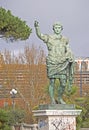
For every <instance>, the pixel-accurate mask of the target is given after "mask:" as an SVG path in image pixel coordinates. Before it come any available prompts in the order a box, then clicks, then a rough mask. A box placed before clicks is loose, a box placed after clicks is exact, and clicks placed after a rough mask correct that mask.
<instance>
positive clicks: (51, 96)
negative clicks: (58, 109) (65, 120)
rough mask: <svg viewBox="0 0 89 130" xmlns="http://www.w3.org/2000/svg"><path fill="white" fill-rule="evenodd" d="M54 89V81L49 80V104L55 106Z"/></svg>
mask: <svg viewBox="0 0 89 130" xmlns="http://www.w3.org/2000/svg"><path fill="white" fill-rule="evenodd" d="M54 87H55V79H50V85H49V95H50V98H51V104H55V98H54Z"/></svg>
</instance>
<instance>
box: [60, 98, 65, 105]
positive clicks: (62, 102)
mask: <svg viewBox="0 0 89 130" xmlns="http://www.w3.org/2000/svg"><path fill="white" fill-rule="evenodd" d="M58 104H66V103H65V102H64V101H63V99H62V98H60V99H59V100H58Z"/></svg>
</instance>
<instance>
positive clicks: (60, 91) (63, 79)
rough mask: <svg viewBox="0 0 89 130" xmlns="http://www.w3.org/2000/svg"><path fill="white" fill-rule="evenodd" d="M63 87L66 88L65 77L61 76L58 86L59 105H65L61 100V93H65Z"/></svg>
mask: <svg viewBox="0 0 89 130" xmlns="http://www.w3.org/2000/svg"><path fill="white" fill-rule="evenodd" d="M65 87H66V76H65V75H62V76H61V78H60V86H59V88H58V103H59V104H66V103H65V102H64V101H63V98H62V96H63V93H64V91H65Z"/></svg>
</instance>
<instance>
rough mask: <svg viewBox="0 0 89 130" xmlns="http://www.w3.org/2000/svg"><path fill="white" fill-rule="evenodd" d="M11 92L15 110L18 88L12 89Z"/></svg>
mask: <svg viewBox="0 0 89 130" xmlns="http://www.w3.org/2000/svg"><path fill="white" fill-rule="evenodd" d="M10 94H11V98H12V107H13V110H15V97H16V94H17V90H16V89H12V90H11V91H10Z"/></svg>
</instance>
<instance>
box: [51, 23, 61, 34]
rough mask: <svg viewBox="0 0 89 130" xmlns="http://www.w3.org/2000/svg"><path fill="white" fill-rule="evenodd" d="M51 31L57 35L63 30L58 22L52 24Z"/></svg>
mask: <svg viewBox="0 0 89 130" xmlns="http://www.w3.org/2000/svg"><path fill="white" fill-rule="evenodd" d="M53 30H54V32H55V33H56V34H59V33H60V32H61V31H62V30H63V26H62V25H61V24H60V23H59V22H56V23H54V24H53Z"/></svg>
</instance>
